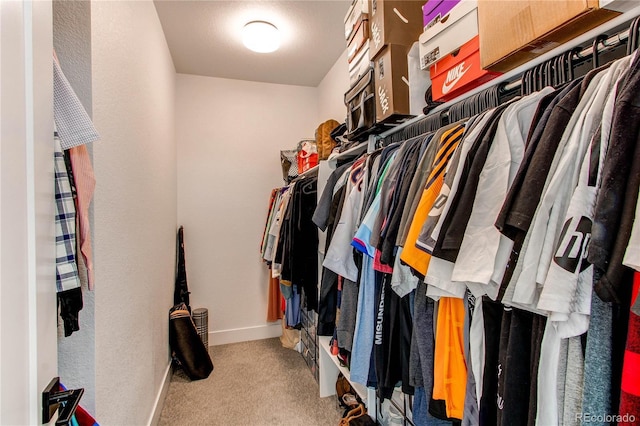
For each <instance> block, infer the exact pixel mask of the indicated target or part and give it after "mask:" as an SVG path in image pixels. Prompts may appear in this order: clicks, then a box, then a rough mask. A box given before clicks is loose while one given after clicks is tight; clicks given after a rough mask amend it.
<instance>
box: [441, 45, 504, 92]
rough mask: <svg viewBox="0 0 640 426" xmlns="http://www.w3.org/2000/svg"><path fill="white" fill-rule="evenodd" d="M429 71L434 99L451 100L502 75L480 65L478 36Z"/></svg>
mask: <svg viewBox="0 0 640 426" xmlns="http://www.w3.org/2000/svg"><path fill="white" fill-rule="evenodd" d="M429 72H430V74H431V84H432V89H431V90H432V94H433V100H434V101H449V100H451V99H453V98H455V97H457V96H460V95H461V94H463V93H464V92H467V91H469V90H471V89H473V88H475V87H478V86H480V85H481V84H483V83H486V82H487V81H489V80H491V79H494V78H496V77H497V76H499V75H500V73H496V72H491V71H485V70H483V69H482V68H481V67H480V52H479V40H478V36H476V37H474V38H472V39H471V40H469V41H468V42H467V43H465V44H464V45H463V46H462V47H461V48H460V50H458V51H456V52H454V53H452V54H449V55H447V56H445V57H444V58H442V59H441V60H439V61H438V62H436V63H435V64H434V65H433V66H432V67H431V68H430V70H429Z"/></svg>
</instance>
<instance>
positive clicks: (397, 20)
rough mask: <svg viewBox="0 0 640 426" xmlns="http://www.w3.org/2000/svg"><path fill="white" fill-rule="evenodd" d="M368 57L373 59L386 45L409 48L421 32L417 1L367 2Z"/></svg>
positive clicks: (370, 0) (377, 0)
mask: <svg viewBox="0 0 640 426" xmlns="http://www.w3.org/2000/svg"><path fill="white" fill-rule="evenodd" d="M369 25H370V26H371V36H370V40H369V55H370V56H369V57H370V58H375V57H376V56H378V54H379V53H380V51H381V50H382V49H383V48H384V47H385V46H386V45H388V44H396V45H402V46H406V47H407V48H409V47H410V46H411V45H412V44H413V42H415V41H416V40H418V37H419V36H420V32H421V31H422V26H423V25H422V7H421V5H420V2H419V1H407V0H369Z"/></svg>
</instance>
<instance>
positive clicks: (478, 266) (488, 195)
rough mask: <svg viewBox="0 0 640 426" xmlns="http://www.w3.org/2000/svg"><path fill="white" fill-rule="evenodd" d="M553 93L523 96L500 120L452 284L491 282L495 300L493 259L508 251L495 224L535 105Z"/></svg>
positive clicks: (511, 180) (487, 283) (514, 170)
mask: <svg viewBox="0 0 640 426" xmlns="http://www.w3.org/2000/svg"><path fill="white" fill-rule="evenodd" d="M552 91H553V89H551V88H550V87H546V88H544V89H543V90H541V91H539V92H536V93H533V94H531V95H529V96H526V97H525V98H523V99H521V100H519V101H517V102H515V103H513V104H511V105H510V106H509V107H508V108H507V109H506V110H505V112H504V114H503V115H502V117H501V118H500V121H499V122H498V127H497V129H496V135H495V137H494V141H493V144H492V145H491V148H490V149H489V153H488V155H487V161H486V163H485V166H484V168H483V170H482V172H481V174H480V178H479V181H478V189H477V191H476V198H475V200H474V202H473V208H472V211H471V216H470V217H469V222H468V224H467V228H466V229H465V231H464V237H463V240H462V244H461V245H460V252H459V253H458V257H457V259H456V263H455V267H454V268H453V271H452V274H451V280H452V281H454V282H460V283H465V282H474V283H479V284H483V285H489V283H491V282H493V285H492V291H491V293H492V296H493V297H492V298H494V299H495V296H496V292H497V286H498V284H497V283H496V280H494V279H493V278H494V274H495V273H496V272H498V271H497V269H498V268H496V258H497V257H498V253H499V251H500V246H501V245H502V246H505V247H508V249H509V251H510V243H509V240H508V238H507V237H505V236H503V235H501V234H500V231H498V230H497V229H496V227H495V226H494V223H495V220H496V218H497V217H498V213H499V212H500V207H501V206H502V203H503V201H504V199H505V197H506V195H507V191H508V189H509V186H510V185H511V183H512V182H513V179H514V177H515V174H516V172H517V170H518V168H519V167H520V162H521V161H522V158H523V155H524V145H525V138H526V137H527V134H528V133H529V130H530V128H531V123H532V120H533V115H534V113H535V111H536V109H537V107H538V103H539V102H540V101H541V100H542V99H543V98H544V97H545V96H546V95H547V94H549V93H551V92H552ZM502 271H504V269H502ZM498 282H499V281H498Z"/></svg>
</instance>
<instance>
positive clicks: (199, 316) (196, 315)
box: [191, 308, 209, 348]
mask: <svg viewBox="0 0 640 426" xmlns="http://www.w3.org/2000/svg"><path fill="white" fill-rule="evenodd" d="M191 317H192V318H193V323H194V324H195V326H196V331H197V332H198V336H200V340H202V343H204V346H205V348H208V347H209V310H208V309H207V308H197V309H194V310H193V311H192V313H191Z"/></svg>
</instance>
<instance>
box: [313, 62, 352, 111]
mask: <svg viewBox="0 0 640 426" xmlns="http://www.w3.org/2000/svg"><path fill="white" fill-rule="evenodd" d="M347 90H349V67H348V63H347V51H346V50H345V51H344V52H342V55H340V57H339V58H338V60H337V61H336V63H335V64H333V67H331V70H329V72H328V73H327V75H325V76H324V78H323V79H322V81H321V82H320V84H319V85H318V103H319V105H318V108H319V113H320V120H321V121H325V120H328V119H330V118H333V119H334V120H336V121H338V122H340V123H343V122H344V120H345V117H346V116H347V107H346V106H345V105H344V94H345V92H346V91H347Z"/></svg>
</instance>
